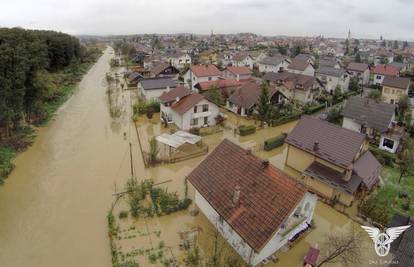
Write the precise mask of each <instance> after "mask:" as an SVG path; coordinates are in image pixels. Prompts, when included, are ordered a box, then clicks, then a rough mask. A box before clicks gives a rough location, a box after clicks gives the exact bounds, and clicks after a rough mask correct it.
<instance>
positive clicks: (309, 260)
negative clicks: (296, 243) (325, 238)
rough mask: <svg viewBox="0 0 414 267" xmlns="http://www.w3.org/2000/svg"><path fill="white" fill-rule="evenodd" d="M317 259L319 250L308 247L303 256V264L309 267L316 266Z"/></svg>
mask: <svg viewBox="0 0 414 267" xmlns="http://www.w3.org/2000/svg"><path fill="white" fill-rule="evenodd" d="M318 257H319V249H317V248H313V247H310V248H309V250H308V253H307V254H306V256H305V259H304V263H305V264H309V265H311V266H316V263H317V261H318Z"/></svg>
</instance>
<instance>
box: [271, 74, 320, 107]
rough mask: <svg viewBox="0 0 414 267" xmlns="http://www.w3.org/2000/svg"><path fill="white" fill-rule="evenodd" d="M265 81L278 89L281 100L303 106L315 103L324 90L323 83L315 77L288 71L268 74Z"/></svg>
mask: <svg viewBox="0 0 414 267" xmlns="http://www.w3.org/2000/svg"><path fill="white" fill-rule="evenodd" d="M263 80H264V81H266V82H268V83H269V84H270V85H274V86H275V87H276V90H277V92H278V95H279V98H285V99H287V100H289V101H297V102H298V103H300V104H302V105H304V104H306V103H310V102H312V101H314V99H315V98H316V97H317V96H318V95H319V93H320V92H321V90H323V85H322V83H321V82H320V81H319V80H318V79H316V78H315V77H312V76H308V75H303V74H296V73H290V72H287V71H284V72H279V73H274V72H268V73H266V74H265V75H264V76H263ZM279 102H280V101H279Z"/></svg>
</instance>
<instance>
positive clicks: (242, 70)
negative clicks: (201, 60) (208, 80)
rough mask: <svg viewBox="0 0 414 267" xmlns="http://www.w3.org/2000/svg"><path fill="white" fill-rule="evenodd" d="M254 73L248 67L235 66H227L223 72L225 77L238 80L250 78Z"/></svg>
mask: <svg viewBox="0 0 414 267" xmlns="http://www.w3.org/2000/svg"><path fill="white" fill-rule="evenodd" d="M252 73H253V72H252V71H251V69H249V68H248V67H234V66H230V67H227V68H226V69H225V70H224V72H223V74H224V78H226V79H230V80H236V81H241V80H249V79H251V78H252Z"/></svg>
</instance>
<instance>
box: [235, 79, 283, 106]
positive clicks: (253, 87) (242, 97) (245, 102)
mask: <svg viewBox="0 0 414 267" xmlns="http://www.w3.org/2000/svg"><path fill="white" fill-rule="evenodd" d="M268 92H269V97H272V96H273V94H274V93H275V92H276V90H275V89H274V88H269V90H268ZM261 93H262V88H261V86H260V85H259V84H257V83H256V82H254V81H250V82H247V83H245V84H243V85H242V86H241V87H239V88H237V89H236V90H235V91H234V92H233V93H232V94H231V95H230V97H229V99H228V100H229V102H231V103H233V104H235V105H237V106H240V107H243V108H246V109H249V108H251V107H253V106H254V105H255V104H256V103H257V101H258V99H259V97H260V94H261Z"/></svg>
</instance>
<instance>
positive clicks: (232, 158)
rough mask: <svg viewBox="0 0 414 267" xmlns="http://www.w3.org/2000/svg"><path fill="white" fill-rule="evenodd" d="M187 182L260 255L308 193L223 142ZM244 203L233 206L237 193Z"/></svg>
mask: <svg viewBox="0 0 414 267" xmlns="http://www.w3.org/2000/svg"><path fill="white" fill-rule="evenodd" d="M188 181H189V182H190V183H191V184H192V185H193V186H194V187H195V189H196V190H197V191H198V192H199V193H200V194H201V195H202V196H203V197H204V198H205V199H206V200H207V202H208V203H209V204H210V205H211V206H212V207H213V208H214V209H215V210H216V212H217V213H218V214H220V216H221V217H222V218H223V219H224V220H225V221H226V222H227V223H228V224H229V225H230V226H231V227H232V228H233V229H234V230H235V231H236V232H237V233H238V234H239V236H240V237H241V238H242V239H243V240H244V241H245V242H246V243H247V244H248V245H249V246H250V247H252V248H253V249H254V250H255V251H256V252H258V251H260V250H261V249H262V248H263V247H264V246H265V245H266V243H267V242H268V241H269V240H270V238H271V237H272V236H273V235H274V234H275V232H276V231H277V230H278V229H279V228H280V226H281V224H282V223H283V222H284V221H285V220H286V219H287V218H288V217H289V216H290V214H292V212H293V211H294V209H295V208H296V207H297V205H298V204H299V203H300V201H301V200H302V198H303V197H304V195H305V193H306V188H305V187H304V186H303V185H302V184H300V183H299V182H297V181H296V180H295V179H294V178H292V177H290V176H289V175H287V174H285V173H284V172H282V171H281V170H279V169H278V168H276V167H274V166H273V165H271V164H269V165H268V166H267V167H265V166H264V165H263V161H262V160H261V159H260V158H259V157H257V156H255V155H253V154H252V153H251V152H249V151H246V150H245V149H243V148H241V147H239V146H238V145H236V144H234V143H232V142H231V141H229V140H227V139H224V140H223V141H222V142H221V143H220V144H219V145H218V146H217V148H216V149H214V151H212V152H211V153H210V154H209V155H208V156H207V157H206V159H205V160H203V161H202V162H201V163H200V164H199V165H198V166H197V167H196V168H195V169H194V170H193V171H192V172H191V173H190V174H189V176H188ZM237 187H239V189H240V198H239V201H238V203H237V204H236V205H234V204H233V193H234V190H235V188H237Z"/></svg>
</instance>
